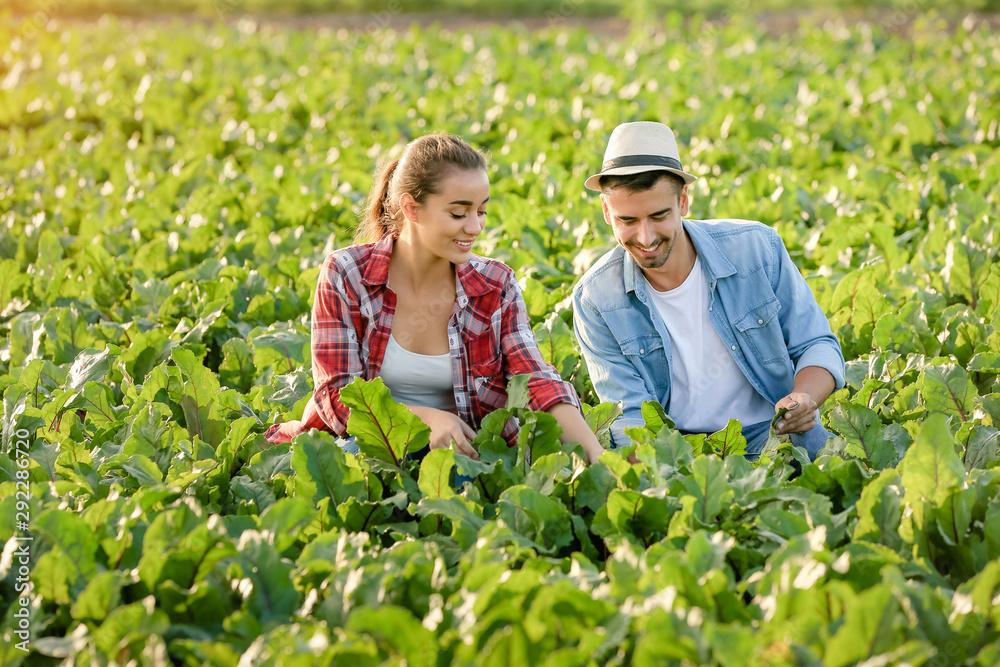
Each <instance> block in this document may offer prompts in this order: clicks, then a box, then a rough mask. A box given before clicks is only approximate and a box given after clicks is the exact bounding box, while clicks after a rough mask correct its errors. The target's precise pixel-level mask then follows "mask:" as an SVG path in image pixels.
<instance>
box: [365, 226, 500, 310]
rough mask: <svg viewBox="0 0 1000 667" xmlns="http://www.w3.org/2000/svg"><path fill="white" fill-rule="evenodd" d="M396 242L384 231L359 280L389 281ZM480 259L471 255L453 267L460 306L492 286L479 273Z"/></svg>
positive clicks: (370, 283)
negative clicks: (467, 259) (390, 262)
mask: <svg viewBox="0 0 1000 667" xmlns="http://www.w3.org/2000/svg"><path fill="white" fill-rule="evenodd" d="M395 243H396V237H395V235H394V234H393V233H392V232H386V233H385V235H384V236H382V238H381V239H379V240H378V242H377V243H376V244H375V246H374V247H373V248H372V252H371V254H370V255H369V256H368V261H367V262H366V263H365V268H364V271H363V273H362V275H361V282H363V283H364V284H365V285H369V286H371V285H387V284H388V282H389V259H390V258H391V257H392V247H393V245H394V244H395ZM482 266H483V263H482V260H481V259H480V258H479V257H478V256H476V255H473V256H472V258H471V259H470V260H469V261H468V262H465V263H463V264H459V265H457V266H456V267H455V276H456V278H457V280H456V281H455V298H456V300H457V301H458V305H459V306H461V307H462V308H465V306H466V305H467V304H468V302H469V299H470V298H473V297H477V296H483V295H484V294H488V293H489V292H490V291H491V290H492V287H491V285H490V283H489V281H487V280H486V278H485V277H484V276H483V274H482V273H481V269H482Z"/></svg>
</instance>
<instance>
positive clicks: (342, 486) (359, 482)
mask: <svg viewBox="0 0 1000 667" xmlns="http://www.w3.org/2000/svg"><path fill="white" fill-rule="evenodd" d="M291 463H292V469H293V470H294V471H295V497H296V498H303V499H305V500H308V501H311V502H312V503H313V505H314V506H315V504H316V503H319V501H321V500H323V499H324V498H329V499H330V502H331V503H332V504H333V506H334V508H335V507H336V506H337V505H338V504H339V503H342V502H344V501H345V500H347V499H348V498H351V497H359V496H360V497H367V495H368V493H367V488H366V481H367V478H366V475H365V473H364V471H362V470H361V468H359V467H357V466H356V465H352V464H351V462H349V461H348V460H347V456H346V455H345V454H344V452H343V451H342V450H341V449H340V447H338V446H337V445H336V443H334V442H333V438H332V437H330V435H329V434H328V433H318V432H311V433H306V434H303V435H300V436H298V437H297V438H295V441H294V443H293V444H292V460H291Z"/></svg>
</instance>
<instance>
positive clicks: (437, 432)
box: [407, 405, 479, 461]
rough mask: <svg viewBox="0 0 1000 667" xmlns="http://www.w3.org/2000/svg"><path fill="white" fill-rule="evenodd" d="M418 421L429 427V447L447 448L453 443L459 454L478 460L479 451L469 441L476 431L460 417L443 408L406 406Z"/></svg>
mask: <svg viewBox="0 0 1000 667" xmlns="http://www.w3.org/2000/svg"><path fill="white" fill-rule="evenodd" d="M407 407H408V408H410V410H411V411H412V412H413V414H415V415H416V416H417V417H420V421H422V422H423V423H425V424H427V426H429V427H430V429H431V449H448V448H449V447H452V446H453V445H452V443H455V444H454V449H455V451H456V452H458V453H459V454H465V455H466V456H468V457H469V458H470V459H475V460H477V461H478V460H479V452H477V451H476V450H475V449H474V448H473V447H472V443H471V441H472V440H473V439H474V438H475V437H476V432H475V431H473V430H472V427H471V426H469V425H468V424H466V423H465V422H464V421H462V420H461V418H460V417H459V416H458V415H456V414H454V413H452V412H446V411H444V410H437V409H435V408H425V407H421V406H414V405H409V406H407Z"/></svg>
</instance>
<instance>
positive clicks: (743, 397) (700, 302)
mask: <svg viewBox="0 0 1000 667" xmlns="http://www.w3.org/2000/svg"><path fill="white" fill-rule="evenodd" d="M647 284H648V282H647ZM649 294H650V296H651V298H652V301H653V306H654V307H655V308H656V310H657V312H659V314H660V317H661V318H662V319H663V323H664V324H665V325H666V327H667V333H668V334H670V347H671V349H672V352H673V354H672V356H673V359H672V361H673V363H672V364H671V368H670V375H671V377H670V406H669V407H668V409H667V413H668V414H669V415H670V418H671V419H673V420H674V422H675V424H676V426H677V428H678V430H681V431H693V432H703V433H712V432H714V431H718V430H720V429H722V428H725V426H726V423H727V421H728V420H729V419H730V418H732V419H739V420H740V423H741V424H742V425H743V426H748V425H750V424H756V423H758V422H762V421H765V420H767V419H770V418H771V417H773V416H774V406H773V405H771V403H770V401H768V400H767V399H766V398H764V397H763V396H761V395H760V394H758V393H757V390H756V389H754V388H753V386H752V385H751V384H750V381H749V380H747V378H746V376H745V375H743V371H741V370H740V368H739V366H737V365H736V362H735V361H733V357H732V355H731V354H730V353H729V349H728V348H727V347H726V345H725V343H723V342H722V339H721V338H720V337H719V334H718V333H717V332H716V330H715V327H714V326H713V325H712V322H711V320H710V319H709V317H708V281H707V280H705V275H704V274H703V273H702V271H701V259H700V258H698V259H696V260H695V263H694V267H693V268H692V269H691V273H690V274H688V277H687V278H686V279H685V280H684V282H683V283H681V284H680V285H678V286H677V287H675V288H674V289H672V290H670V291H667V292H658V291H656V290H655V289H653V288H652V285H650V290H649Z"/></svg>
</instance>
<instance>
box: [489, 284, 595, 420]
mask: <svg viewBox="0 0 1000 667" xmlns="http://www.w3.org/2000/svg"><path fill="white" fill-rule="evenodd" d="M500 309H501V318H500V321H501V325H500V350H501V352H502V354H503V356H504V358H505V359H506V361H507V367H508V369H509V372H510V374H511V375H522V374H530V375H531V378H530V379H529V380H528V390H529V392H530V395H531V400H530V402H529V403H528V407H529V408H530V409H532V410H548V409H549V408H551V407H553V406H554V405H558V404H559V403H569V404H570V405H575V406H576V407H578V408H579V407H580V399H579V397H578V396H577V395H576V390H574V389H573V385H571V384H570V383H568V382H566V381H564V380H563V379H562V377H560V375H559V372H558V371H556V369H555V367H553V366H552V365H551V364H549V363H547V362H546V361H545V359H544V358H543V357H542V353H541V352H540V351H539V349H538V343H537V342H536V341H535V334H534V332H532V331H531V323H530V321H529V319H528V312H527V308H526V307H525V305H524V297H523V296H522V294H521V286H520V285H518V284H517V280H516V279H515V278H514V272H513V271H509V270H508V273H507V280H506V284H505V285H504V289H503V296H502V300H501V304H500Z"/></svg>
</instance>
